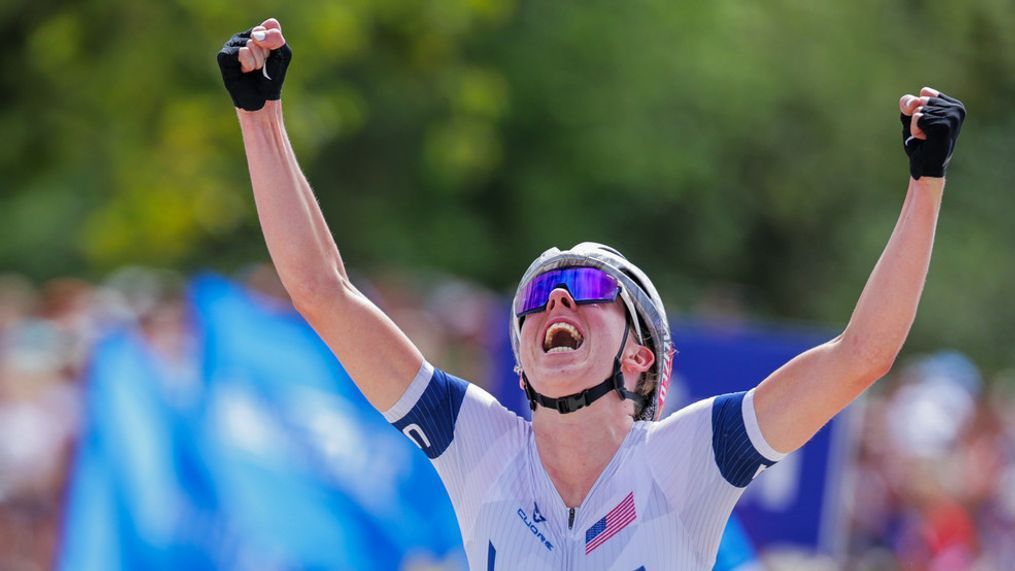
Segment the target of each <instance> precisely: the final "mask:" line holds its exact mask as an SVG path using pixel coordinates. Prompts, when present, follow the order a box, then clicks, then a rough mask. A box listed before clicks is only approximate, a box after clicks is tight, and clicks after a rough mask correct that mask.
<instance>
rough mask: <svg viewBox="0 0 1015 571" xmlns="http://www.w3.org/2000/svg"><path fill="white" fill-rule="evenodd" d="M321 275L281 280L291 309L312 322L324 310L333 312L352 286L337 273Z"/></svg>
mask: <svg viewBox="0 0 1015 571" xmlns="http://www.w3.org/2000/svg"><path fill="white" fill-rule="evenodd" d="M322 274H323V275H322ZM322 274H318V275H315V276H312V277H304V278H296V279H293V278H290V279H287V280H283V283H284V285H285V289H286V292H288V293H289V298H290V299H291V300H292V303H293V307H295V308H296V311H298V312H300V314H301V315H303V317H305V318H307V319H308V320H312V317H313V316H314V315H317V314H319V313H320V312H321V311H323V310H324V308H329V309H331V310H333V309H334V308H335V307H336V306H340V305H341V304H342V303H343V301H344V300H345V299H346V298H347V296H348V294H349V293H350V292H351V291H352V284H350V283H349V282H348V280H347V279H346V278H345V277H343V276H341V275H339V274H338V272H322Z"/></svg>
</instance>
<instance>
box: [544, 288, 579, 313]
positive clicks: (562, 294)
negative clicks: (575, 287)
mask: <svg viewBox="0 0 1015 571" xmlns="http://www.w3.org/2000/svg"><path fill="white" fill-rule="evenodd" d="M557 304H560V305H562V306H564V307H566V308H567V309H571V310H573V309H575V307H577V306H578V304H577V303H575V301H574V298H573V297H571V292H569V291H567V288H564V287H558V288H557V289H555V290H553V291H551V292H550V297H549V299H547V300H546V312H547V313H549V312H551V311H553V309H554V308H555V307H557Z"/></svg>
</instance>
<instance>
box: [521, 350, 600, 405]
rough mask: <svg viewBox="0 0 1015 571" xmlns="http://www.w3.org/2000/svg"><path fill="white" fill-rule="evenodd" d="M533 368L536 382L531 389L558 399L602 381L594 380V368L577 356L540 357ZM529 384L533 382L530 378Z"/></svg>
mask: <svg viewBox="0 0 1015 571" xmlns="http://www.w3.org/2000/svg"><path fill="white" fill-rule="evenodd" d="M542 357H543V358H542V359H541V360H540V363H539V366H537V367H535V369H534V371H533V372H535V373H536V378H537V380H536V381H535V383H534V384H533V387H535V389H536V390H537V391H539V392H540V393H542V394H544V395H547V396H551V397H560V396H564V395H570V394H574V393H577V392H580V391H582V390H584V389H587V388H589V387H590V386H592V385H593V384H595V383H596V382H599V381H601V380H602V379H594V378H593V377H594V376H595V375H594V372H593V370H594V367H592V366H591V363H589V362H588V360H587V359H585V358H581V357H579V356H578V355H569V354H568V355H562V354H557V355H545V354H544V355H542ZM529 382H533V380H532V376H530V377H529Z"/></svg>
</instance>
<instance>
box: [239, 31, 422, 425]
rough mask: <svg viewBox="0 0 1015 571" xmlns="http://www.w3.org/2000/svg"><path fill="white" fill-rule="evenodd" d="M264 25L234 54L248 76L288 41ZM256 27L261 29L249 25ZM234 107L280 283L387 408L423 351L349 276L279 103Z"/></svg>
mask: <svg viewBox="0 0 1015 571" xmlns="http://www.w3.org/2000/svg"><path fill="white" fill-rule="evenodd" d="M262 26H267V28H268V31H270V32H271V33H270V34H268V35H267V37H266V38H265V40H264V41H263V42H256V41H251V43H250V44H248V50H247V51H246V52H244V53H241V54H240V55H239V56H238V58H239V61H240V62H242V63H243V70H244V73H245V74H251V73H256V74H258V75H260V74H261V71H260V68H261V66H263V65H264V61H265V57H266V55H267V53H268V50H271V49H278V48H279V47H281V46H282V45H283V44H284V43H285V40H284V39H283V38H282V34H281V28H280V27H278V22H277V21H275V20H268V21H266V22H265V23H264V24H262ZM258 29H262V28H261V27H258V28H254V30H258ZM275 30H277V32H276V31H275ZM236 112H237V114H238V116H239V120H240V127H241V129H242V131H243V144H244V147H245V149H246V154H247V164H248V166H249V169H250V180H251V182H252V184H253V189H254V201H255V203H256V205H257V215H258V218H259V220H260V223H261V230H262V231H263V232H264V238H265V241H266V242H267V244H268V251H269V253H270V254H271V259H272V262H273V263H274V265H275V269H276V270H277V271H278V274H279V276H280V278H281V280H282V284H283V285H284V286H285V289H286V291H287V292H288V293H289V296H290V297H291V298H292V301H293V305H295V307H296V309H297V310H298V311H299V312H300V313H301V314H302V315H303V317H304V318H305V319H306V320H307V321H308V322H309V323H310V325H311V326H312V327H313V328H314V330H315V331H317V334H318V335H320V336H321V338H322V339H323V340H324V341H325V343H327V344H328V346H329V347H330V348H331V350H332V351H333V352H334V353H335V356H336V357H338V359H339V361H341V363H342V365H343V366H344V367H345V370H346V371H347V372H348V373H349V375H350V377H352V379H353V380H354V381H355V382H356V384H357V386H359V388H360V390H361V391H363V394H364V395H365V396H366V398H367V400H369V401H370V403H371V404H372V405H373V406H374V407H375V408H377V409H378V410H381V411H384V410H387V409H388V408H390V407H391V406H392V405H394V404H395V402H397V401H398V399H399V397H400V396H401V395H402V393H403V392H404V391H405V389H406V387H407V386H408V385H409V383H410V382H411V381H412V379H413V378H414V377H415V375H416V373H417V372H418V371H419V370H420V367H421V365H422V362H423V356H422V354H420V352H419V349H417V348H416V346H415V345H414V344H413V343H412V341H410V340H409V338H408V337H407V336H406V335H405V334H404V333H403V332H402V331H401V330H400V329H399V328H398V326H397V325H395V323H394V322H393V321H391V319H390V318H388V316H387V315H385V314H384V313H383V312H382V311H381V310H380V309H379V308H378V307H377V306H376V305H374V304H373V303H372V302H371V301H370V300H368V299H367V298H366V297H365V296H364V295H363V294H362V293H360V292H359V290H357V289H356V287H355V286H353V285H352V283H350V282H349V277H348V275H347V274H346V271H345V266H344V265H343V263H342V256H341V255H340V254H339V252H338V246H337V245H336V244H335V241H334V238H332V235H331V232H330V231H329V230H328V225H327V223H326V222H325V220H324V216H323V215H322V213H321V209H320V207H319V206H318V204H317V199H316V198H315V197H314V193H313V190H312V189H311V188H310V184H309V183H308V182H307V179H306V177H305V176H304V175H303V172H302V171H301V170H300V167H299V164H298V163H297V161H296V155H295V153H294V152H293V149H292V145H291V144H290V143H289V138H288V136H287V135H286V131H285V125H284V123H283V121H282V104H281V101H280V100H275V101H271V100H269V101H266V102H265V104H264V106H263V107H262V108H260V109H258V110H256V111H246V110H243V109H239V108H237V110H236Z"/></svg>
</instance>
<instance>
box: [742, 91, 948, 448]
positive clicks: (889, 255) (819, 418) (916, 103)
mask: <svg viewBox="0 0 1015 571" xmlns="http://www.w3.org/2000/svg"><path fill="white" fill-rule="evenodd" d="M899 107H900V109H901V111H902V117H903V139H904V145H905V148H906V152H907V154H909V155H910V172H911V175H912V177H911V178H910V180H909V188H908V190H907V191H906V199H905V202H904V203H903V205H902V213H901V214H900V215H899V220H898V222H897V223H896V225H895V230H894V231H893V232H892V236H891V238H890V239H889V241H888V245H887V246H886V247H885V250H884V252H882V254H881V258H880V259H879V260H878V262H877V264H876V265H875V266H874V271H873V272H872V273H871V275H870V278H869V279H868V280H867V285H866V286H865V287H864V289H863V293H862V294H861V295H860V300H859V302H857V305H856V308H855V309H854V310H853V315H852V317H851V318H850V320H849V324H848V325H847V326H846V329H845V330H844V331H843V332H842V334H841V335H839V336H838V337H836V338H835V339H833V340H831V341H829V342H828V343H825V344H824V345H820V346H818V347H815V348H813V349H811V350H809V351H807V352H805V353H803V354H801V355H799V356H797V357H796V358H794V359H793V360H791V361H790V362H789V363H787V364H785V365H783V366H782V367H781V368H779V369H778V370H777V371H775V372H774V373H772V374H771V375H770V376H769V377H768V378H767V379H765V380H764V381H763V382H762V383H761V384H760V385H759V386H758V388H757V390H756V393H755V397H754V407H755V411H756V413H757V417H758V425H759V427H760V429H761V432H762V434H763V435H764V436H765V439H766V440H767V441H768V443H769V444H771V445H772V447H773V448H775V449H776V450H777V451H779V452H789V451H792V450H796V449H797V448H799V447H800V446H802V445H803V444H804V443H806V442H807V441H808V440H809V439H810V438H811V437H812V436H814V434H815V433H816V432H817V431H818V430H820V429H821V427H822V426H824V425H825V423H826V422H828V421H829V420H830V419H831V418H832V417H833V416H835V415H836V414H838V412H839V411H841V410H842V409H843V408H845V407H846V406H847V405H848V404H849V403H851V402H852V401H853V400H854V399H856V397H858V396H859V395H860V393H862V392H863V391H864V390H866V389H867V388H868V387H869V386H871V385H872V384H874V382H875V381H877V380H878V379H880V378H881V377H882V376H884V375H885V374H886V373H887V372H888V371H889V370H890V369H891V367H892V364H893V363H894V361H895V357H896V356H897V355H898V353H899V351H900V350H901V349H902V344H903V343H904V342H905V340H906V336H907V335H908V334H909V329H910V327H911V326H912V324H913V319H914V317H915V315H916V307H917V304H918V303H919V300H920V294H921V293H922V291H923V284H924V281H925V279H926V277H927V269H928V266H929V265H930V256H931V249H932V246H933V243H934V230H935V227H936V225H937V217H938V211H939V209H940V207H941V196H942V193H943V192H944V185H945V179H944V169H945V167H946V166H947V164H948V161H949V160H950V158H951V152H952V150H953V148H954V144H955V140H956V138H957V137H958V134H959V129H960V128H961V125H962V121H963V119H964V118H965V109H964V107H962V104H961V103H960V102H959V101H958V100H956V99H952V98H949V97H947V96H941V95H940V93H939V92H938V91H936V90H934V89H930V88H926V87H925V88H923V89H922V90H921V92H920V97H915V96H912V95H906V96H903V98H902V99H901V100H900V102H899Z"/></svg>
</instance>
